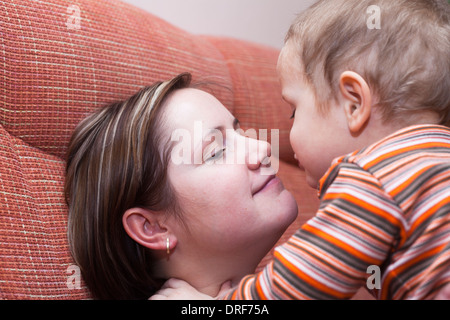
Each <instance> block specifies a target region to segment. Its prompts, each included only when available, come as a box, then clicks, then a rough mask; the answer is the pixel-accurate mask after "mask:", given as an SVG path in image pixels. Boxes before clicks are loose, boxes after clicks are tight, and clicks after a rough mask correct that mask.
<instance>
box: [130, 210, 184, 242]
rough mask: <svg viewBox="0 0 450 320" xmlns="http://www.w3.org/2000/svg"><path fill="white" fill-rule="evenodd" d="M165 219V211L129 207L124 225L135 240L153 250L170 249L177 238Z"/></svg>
mask: <svg viewBox="0 0 450 320" xmlns="http://www.w3.org/2000/svg"><path fill="white" fill-rule="evenodd" d="M163 221H164V214H163V213H161V212H154V211H151V210H147V209H143V208H131V209H128V210H127V211H125V213H124V215H123V217H122V224H123V227H124V229H125V231H126V233H127V234H128V235H129V236H130V238H132V239H133V240H134V241H136V242H137V243H139V244H140V245H142V246H144V247H147V248H149V249H152V250H164V251H169V250H171V249H173V248H174V247H175V245H176V241H177V239H176V237H175V235H174V234H172V233H171V232H170V231H169V230H168V227H167V226H165V225H164V222H163Z"/></svg>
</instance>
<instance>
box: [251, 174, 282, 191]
mask: <svg viewBox="0 0 450 320" xmlns="http://www.w3.org/2000/svg"><path fill="white" fill-rule="evenodd" d="M279 182H280V179H278V177H277V176H275V175H272V176H269V178H268V179H267V180H266V181H265V182H264V183H263V184H262V185H261V187H260V188H258V190H256V192H255V193H254V194H253V195H255V194H257V193H259V192H263V191H265V190H268V189H270V188H271V187H272V186H274V185H276V184H278V183H279Z"/></svg>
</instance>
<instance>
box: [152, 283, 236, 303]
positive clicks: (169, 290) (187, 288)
mask: <svg viewBox="0 0 450 320" xmlns="http://www.w3.org/2000/svg"><path fill="white" fill-rule="evenodd" d="M230 289H231V287H230V282H229V281H227V282H225V283H224V284H222V287H221V288H220V291H219V293H218V295H217V296H216V297H211V296H208V295H207V294H204V293H201V292H199V291H197V289H195V288H194V287H192V286H191V285H190V284H189V283H187V282H186V281H183V280H179V279H175V278H172V279H169V280H167V281H166V283H164V285H163V286H162V287H161V289H159V290H158V291H157V292H156V293H155V294H154V295H153V296H151V297H150V298H149V300H213V299H218V298H221V297H223V296H224V295H225V294H226V293H227V292H228V291H229V290H230Z"/></svg>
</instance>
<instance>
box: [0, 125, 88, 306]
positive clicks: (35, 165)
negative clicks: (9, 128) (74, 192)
mask: <svg viewBox="0 0 450 320" xmlns="http://www.w3.org/2000/svg"><path fill="white" fill-rule="evenodd" d="M63 177H64V162H63V161H62V160H61V159H59V158H57V157H55V156H53V155H47V154H45V153H43V152H42V151H40V150H39V149H37V148H34V147H30V146H29V145H28V144H26V143H24V142H23V141H21V140H20V139H17V138H15V137H11V136H10V135H9V134H8V133H7V132H6V130H5V129H4V128H3V127H2V126H0V203H1V205H0V244H1V245H0V287H1V290H0V299H44V298H47V299H68V298H87V297H89V294H88V291H87V290H86V288H85V286H84V285H83V284H82V283H80V286H79V289H78V288H76V287H75V286H72V287H71V286H67V280H68V279H69V276H70V275H71V274H72V273H71V270H70V269H68V268H69V266H71V265H72V264H73V261H72V259H71V256H70V253H69V249H68V242H67V234H66V231H67V207H66V205H65V202H64V178H63ZM70 288H71V289H70Z"/></svg>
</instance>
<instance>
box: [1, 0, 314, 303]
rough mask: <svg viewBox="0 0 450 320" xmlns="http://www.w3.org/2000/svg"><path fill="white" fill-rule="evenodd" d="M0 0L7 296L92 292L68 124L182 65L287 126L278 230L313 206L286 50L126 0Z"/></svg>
mask: <svg viewBox="0 0 450 320" xmlns="http://www.w3.org/2000/svg"><path fill="white" fill-rule="evenodd" d="M1 2H2V10H1V11H0V32H1V50H0V64H1V67H0V69H1V71H0V72H1V75H0V77H1V79H2V88H1V89H0V95H1V98H0V99H1V101H0V299H85V298H89V297H90V294H89V291H88V289H87V288H86V286H85V285H84V283H83V282H82V281H81V283H80V285H79V286H78V284H77V283H76V282H72V280H71V279H72V278H73V275H76V268H74V264H73V260H72V258H71V256H70V253H69V251H68V243H67V238H66V218H67V207H66V204H65V201H64V194H63V185H64V166H65V162H64V156H65V152H66V146H67V143H68V141H69V138H70V136H71V133H72V131H73V130H74V128H75V126H76V125H77V123H78V122H79V121H80V120H81V119H82V118H84V117H85V116H86V115H87V114H89V113H90V112H92V111H93V110H95V109H97V108H100V107H102V106H104V105H105V104H107V103H109V102H112V101H114V100H117V99H123V98H125V97H127V96H129V95H131V94H133V93H134V92H135V91H137V90H138V89H139V88H140V87H141V86H144V85H148V84H151V83H152V82H154V81H156V80H160V79H168V78H170V77H172V76H174V75H176V74H178V73H181V72H184V71H188V72H191V73H192V74H193V77H194V81H196V80H199V81H200V80H213V81H215V82H218V83H220V84H221V85H223V86H224V87H227V88H229V89H231V90H228V89H226V88H223V87H221V86H217V87H216V88H215V89H214V94H215V95H216V96H217V97H218V98H219V100H221V101H222V102H223V104H224V105H225V106H227V107H228V108H229V109H230V111H231V112H232V113H233V114H234V115H235V116H236V117H237V118H239V120H240V121H241V123H242V125H243V128H244V129H246V128H255V129H259V128H262V129H279V130H280V158H281V160H282V161H281V164H280V170H279V176H280V177H281V178H282V180H283V181H284V183H285V186H286V187H287V188H288V189H290V190H291V191H292V192H293V194H294V195H295V197H296V199H297V202H298V204H299V212H300V214H299V218H298V219H297V221H296V222H295V223H294V224H293V225H292V226H291V227H290V228H289V230H288V231H287V233H286V234H285V235H284V236H283V238H282V239H281V240H280V241H284V240H285V239H286V237H287V236H289V235H290V234H292V232H293V231H294V230H295V229H297V228H298V227H299V226H300V225H301V224H302V223H303V222H304V221H305V220H306V219H307V218H309V217H310V216H311V215H312V214H313V213H314V212H315V211H316V209H317V206H318V201H317V198H316V192H315V190H312V189H311V188H309V187H308V186H307V185H306V183H305V179H304V175H303V173H302V172H301V171H300V170H298V168H297V167H296V166H295V165H294V161H293V157H292V156H293V154H292V150H291V148H290V146H289V141H288V134H289V129H290V125H291V120H289V116H290V107H289V106H288V105H286V104H285V103H283V101H282V99H281V96H280V88H279V84H278V79H277V75H276V70H275V69H276V62H277V58H278V53H279V51H278V50H276V49H273V48H269V47H265V46H261V45H257V44H253V43H249V42H245V41H239V40H236V39H229V38H223V37H212V36H200V35H192V34H189V33H187V32H185V31H183V30H180V29H179V28H177V27H175V26H173V25H171V24H169V23H167V22H165V21H163V20H161V19H159V18H158V17H155V16H153V15H152V14H149V13H147V12H144V11H142V10H140V9H137V8H135V7H133V6H130V5H128V4H124V3H122V2H120V1H118V0H101V1H100V0H96V1H92V0H45V1H26V0H15V1H1ZM78 17H80V19H78ZM268 259H270V255H268V257H267V258H266V259H265V260H264V261H263V262H262V264H264V263H266V262H267V261H268ZM68 280H70V281H69V283H68Z"/></svg>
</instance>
